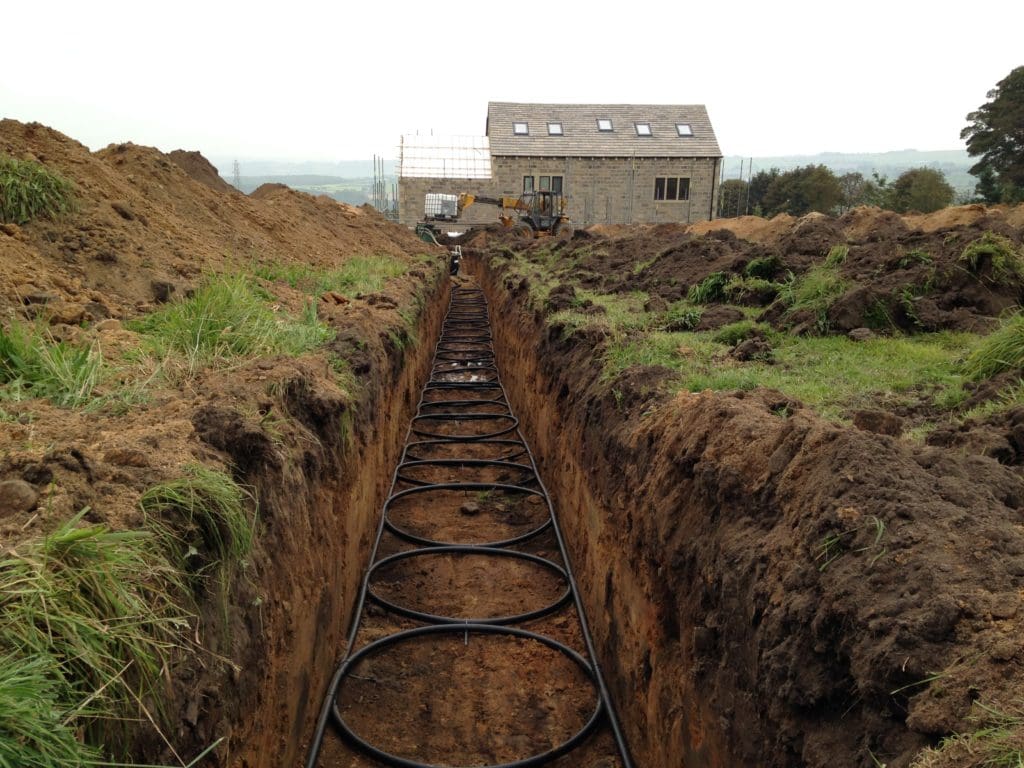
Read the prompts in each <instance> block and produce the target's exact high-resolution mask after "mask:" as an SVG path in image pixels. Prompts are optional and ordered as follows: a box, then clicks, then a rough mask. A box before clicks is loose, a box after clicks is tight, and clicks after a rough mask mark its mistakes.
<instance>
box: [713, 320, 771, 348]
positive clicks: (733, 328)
mask: <svg viewBox="0 0 1024 768" xmlns="http://www.w3.org/2000/svg"><path fill="white" fill-rule="evenodd" d="M758 328H761V326H760V325H758V323H756V322H754V321H753V320H740V321H739V322H736V323H730V324H729V325H725V326H722V327H721V328H719V329H718V330H717V331H715V332H714V334H713V335H712V336H711V340H712V341H713V342H715V343H716V344H725V345H726V346H727V347H735V346H736V345H737V344H739V343H740V342H741V341H745V340H746V339H749V338H750V336H751V335H752V334H753V333H754V331H755V329H758Z"/></svg>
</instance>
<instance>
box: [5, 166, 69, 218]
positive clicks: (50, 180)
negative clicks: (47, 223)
mask: <svg viewBox="0 0 1024 768" xmlns="http://www.w3.org/2000/svg"><path fill="white" fill-rule="evenodd" d="M73 205H74V198H73V196H72V187H71V183H70V182H69V181H67V180H66V179H65V178H64V177H63V176H61V175H60V174H58V173H55V172H54V171H51V170H49V169H48V168H46V166H44V165H42V164H41V163H37V162H35V161H32V160H18V159H16V158H13V157H10V156H6V155H5V156H0V222H2V223H4V224H25V223H27V222H29V221H31V220H32V219H35V218H40V217H42V218H50V219H52V218H54V217H56V216H58V215H59V214H62V213H65V212H67V211H69V210H71V208H72V207H73Z"/></svg>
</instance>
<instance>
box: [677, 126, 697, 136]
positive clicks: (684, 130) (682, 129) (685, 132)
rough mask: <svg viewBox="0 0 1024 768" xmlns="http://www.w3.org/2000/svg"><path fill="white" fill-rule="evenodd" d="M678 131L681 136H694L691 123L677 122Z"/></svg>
mask: <svg viewBox="0 0 1024 768" xmlns="http://www.w3.org/2000/svg"><path fill="white" fill-rule="evenodd" d="M676 133H678V134H679V135H680V136H693V129H692V128H691V127H690V124H689V123H676Z"/></svg>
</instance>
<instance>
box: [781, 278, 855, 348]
mask: <svg viewBox="0 0 1024 768" xmlns="http://www.w3.org/2000/svg"><path fill="white" fill-rule="evenodd" d="M849 287H850V283H849V282H848V281H847V280H844V279H843V278H842V276H841V275H840V274H839V267H838V266H836V265H832V266H829V265H828V264H818V265H817V266H814V267H811V268H810V269H809V270H807V272H806V273H804V275H803V276H802V277H799V278H796V279H791V280H790V281H788V282H787V283H786V284H784V285H783V287H782V290H780V292H779V298H780V299H781V300H782V301H783V302H785V303H786V304H787V305H788V306H789V314H791V315H792V314H794V313H796V312H801V311H807V312H810V313H811V314H813V315H814V317H815V319H816V323H817V326H818V329H819V330H820V331H822V332H827V330H828V310H829V308H830V307H831V306H832V305H833V304H834V303H835V301H836V299H838V298H839V297H840V296H842V295H843V294H844V293H846V290H847V289H848V288H849Z"/></svg>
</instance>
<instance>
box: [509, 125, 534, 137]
mask: <svg viewBox="0 0 1024 768" xmlns="http://www.w3.org/2000/svg"><path fill="white" fill-rule="evenodd" d="M512 134H513V135H514V136H529V135H530V126H529V124H528V123H512Z"/></svg>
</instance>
